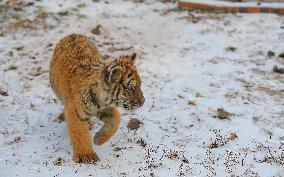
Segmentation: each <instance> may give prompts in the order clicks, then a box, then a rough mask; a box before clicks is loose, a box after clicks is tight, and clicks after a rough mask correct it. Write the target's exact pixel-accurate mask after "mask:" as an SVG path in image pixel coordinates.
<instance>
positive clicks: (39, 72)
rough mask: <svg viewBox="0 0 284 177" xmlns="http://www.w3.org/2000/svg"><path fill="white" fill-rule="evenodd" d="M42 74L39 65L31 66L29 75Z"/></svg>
mask: <svg viewBox="0 0 284 177" xmlns="http://www.w3.org/2000/svg"><path fill="white" fill-rule="evenodd" d="M41 74H42V70H41V67H37V68H33V69H32V70H31V71H30V72H29V75H31V76H39V75H41Z"/></svg>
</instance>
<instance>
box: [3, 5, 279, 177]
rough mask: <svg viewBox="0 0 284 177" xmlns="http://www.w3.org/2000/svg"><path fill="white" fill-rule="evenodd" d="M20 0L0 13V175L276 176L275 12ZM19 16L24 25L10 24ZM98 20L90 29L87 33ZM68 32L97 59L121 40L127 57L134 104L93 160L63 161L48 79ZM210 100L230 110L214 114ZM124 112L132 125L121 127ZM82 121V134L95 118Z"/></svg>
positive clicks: (66, 153) (66, 146)
mask: <svg viewBox="0 0 284 177" xmlns="http://www.w3.org/2000/svg"><path fill="white" fill-rule="evenodd" d="M83 2H84V3H85V5H82V3H83ZM27 3H28V1H24V3H22V4H20V5H19V6H23V10H22V11H15V10H13V8H4V10H3V9H2V11H3V12H4V13H3V16H4V17H3V18H6V19H4V20H2V21H1V23H2V27H0V34H1V31H2V32H3V33H4V34H3V36H1V35H0V63H1V65H0V75H1V77H0V88H1V89H2V90H5V91H7V92H8V96H1V95H0V107H1V109H0V117H1V120H2V121H1V122H0V176H3V177H14V176H20V177H26V176H27V177H32V176H56V177H59V176H66V177H72V176H206V175H207V176H230V175H234V176H277V175H278V176H283V174H284V162H283V161H284V159H283V158H284V154H283V153H284V152H283V151H284V145H283V143H284V112H283V110H284V109H283V108H284V102H283V96H284V92H283V88H284V78H283V75H281V74H279V73H274V72H273V71H272V68H273V66H274V65H277V66H279V67H283V65H284V60H283V58H282V59H281V58H280V57H278V54H280V53H282V52H283V42H284V29H283V26H284V18H283V17H282V16H277V15H275V14H209V13H196V12H191V13H189V12H187V11H178V10H176V9H175V7H176V4H175V3H162V2H158V1H154V0H153V1H151V0H149V1H144V2H139V1H123V0H117V1H103V0H101V1H99V2H93V1H68V2H66V1H63V0H58V1H46V0H42V1H36V2H34V4H33V5H30V6H28V5H26V4H27ZM79 4H81V7H78V5H79ZM1 6H4V7H6V6H5V5H4V2H3V3H2V5H1ZM84 6H85V7H84ZM64 11H68V14H64V13H63V14H62V13H61V15H60V13H59V12H64ZM40 12H44V14H45V16H44V17H42V18H41V17H38V16H37V15H38V14H39V13H40ZM6 14H8V15H7V16H6V17H5V15H6ZM15 14H19V17H18V18H10V16H13V15H15ZM27 18H28V19H30V20H31V21H32V22H33V23H31V27H25V26H21V24H20V25H19V24H18V26H16V27H11V24H13V23H15V21H17V20H19V19H27ZM99 24H100V25H101V26H102V29H101V34H100V35H94V34H92V33H91V32H90V31H91V29H93V28H95V27H96V26H97V25H99ZM70 33H80V34H84V35H86V36H89V37H90V38H91V39H92V40H93V41H94V42H95V43H96V45H97V46H98V47H99V49H100V51H101V53H102V54H103V55H109V56H112V57H115V56H118V55H120V54H123V53H128V52H130V50H129V51H127V50H126V51H113V50H111V48H113V47H114V48H116V49H119V48H128V47H133V49H131V50H134V51H136V52H137V53H138V56H139V57H138V61H137V63H136V65H137V69H138V71H139V73H140V76H141V79H142V81H143V85H142V90H143V92H144V96H145V98H146V102H145V105H144V106H143V107H142V108H141V109H139V110H137V112H135V113H134V114H131V115H128V114H124V113H123V114H122V118H123V120H122V123H121V126H120V129H119V131H118V132H117V133H116V135H115V136H114V137H113V138H112V139H111V140H110V141H109V142H107V143H106V144H104V145H102V146H95V145H94V149H95V151H96V152H97V154H98V155H99V157H100V159H101V161H100V162H98V163H97V164H96V165H94V164H89V165H86V164H77V163H75V162H73V161H72V159H71V158H72V147H71V146H70V141H69V138H68V134H67V130H66V126H65V123H64V122H63V123H58V122H57V121H56V119H57V116H58V115H59V114H60V112H61V111H62V108H63V107H62V105H61V104H60V103H59V102H58V101H56V97H55V95H54V94H53V92H52V90H51V88H50V86H49V81H48V69H49V62H50V59H51V57H52V54H53V50H54V47H55V44H56V43H57V42H58V41H59V40H60V38H62V37H63V36H65V35H68V34H70ZM21 47H23V48H22V49H21ZM228 47H231V48H228ZM234 47H235V51H233V50H234ZM269 50H271V51H273V52H275V54H276V55H275V56H273V57H268V56H267V55H266V54H267V52H268V51H269ZM11 65H14V66H16V67H17V68H16V69H12V70H11V69H8V68H9V66H11ZM38 67H41V68H40V69H38V70H37V68H38ZM34 70H36V71H38V74H39V75H38V76H36V75H35V73H34ZM189 101H190V102H193V103H192V104H189ZM194 104H195V105H194ZM221 107H222V108H224V110H226V111H228V112H229V113H232V114H233V115H231V116H230V117H229V119H219V118H217V117H216V115H217V109H218V108H221ZM130 118H137V119H139V120H140V121H142V122H143V126H142V127H140V128H139V129H138V130H137V131H134V130H128V129H127V123H128V121H129V120H130ZM94 121H95V125H96V127H95V129H94V130H93V131H92V135H94V134H95V133H96V132H97V131H98V129H99V128H100V126H101V125H102V123H101V122H99V121H98V120H94ZM234 133H235V134H236V135H237V137H236V138H233V136H232V134H234ZM143 142H144V143H146V145H145V144H144V143H143ZM119 148H122V149H119ZM58 158H61V159H63V162H62V163H60V164H59V165H56V164H54V163H55V162H56V160H57V159H58Z"/></svg>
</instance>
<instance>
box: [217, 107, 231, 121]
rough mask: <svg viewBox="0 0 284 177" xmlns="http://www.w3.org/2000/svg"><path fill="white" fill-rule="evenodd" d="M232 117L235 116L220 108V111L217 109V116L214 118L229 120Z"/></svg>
mask: <svg viewBox="0 0 284 177" xmlns="http://www.w3.org/2000/svg"><path fill="white" fill-rule="evenodd" d="M232 115H234V114H232V113H229V112H228V111H226V110H225V109H223V108H222V107H221V108H218V109H217V115H216V116H214V118H219V119H229V118H230V116H232Z"/></svg>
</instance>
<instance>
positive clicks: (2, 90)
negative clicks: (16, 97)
mask: <svg viewBox="0 0 284 177" xmlns="http://www.w3.org/2000/svg"><path fill="white" fill-rule="evenodd" d="M0 95H2V96H9V94H8V92H7V91H5V90H4V89H2V88H0Z"/></svg>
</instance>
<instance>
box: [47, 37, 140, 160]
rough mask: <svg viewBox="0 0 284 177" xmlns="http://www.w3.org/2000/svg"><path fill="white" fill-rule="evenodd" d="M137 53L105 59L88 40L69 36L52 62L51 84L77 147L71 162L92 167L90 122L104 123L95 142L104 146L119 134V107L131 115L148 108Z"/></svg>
mask: <svg viewBox="0 0 284 177" xmlns="http://www.w3.org/2000/svg"><path fill="white" fill-rule="evenodd" d="M135 58H136V54H132V55H131V56H121V57H119V58H117V59H115V60H104V59H103V58H102V57H101V55H100V53H99V51H98V49H97V48H96V46H95V45H94V44H93V43H92V42H91V41H90V40H89V39H88V38H87V37H85V36H83V35H80V34H71V35H68V36H66V37H64V38H63V39H61V40H60V42H59V44H57V46H56V48H55V51H54V54H53V58H52V60H51V63H50V71H49V79H50V85H51V87H52V89H53V91H54V93H55V95H56V96H57V98H58V99H59V100H60V101H61V102H62V103H63V104H64V112H63V115H64V116H63V117H64V118H65V119H66V122H67V129H68V133H69V136H70V139H71V144H72V146H73V151H74V154H73V160H74V161H75V162H81V163H94V162H96V161H98V160H99V157H98V156H97V155H96V153H95V152H94V151H93V149H92V138H91V135H90V132H89V126H90V125H89V124H90V122H91V121H90V119H91V118H92V117H94V116H95V117H96V118H98V119H100V120H101V121H102V122H104V124H103V126H102V128H101V129H100V130H99V132H97V133H96V135H95V137H94V140H93V141H94V143H95V144H97V145H101V144H103V143H105V142H106V141H107V140H109V139H110V138H111V137H112V136H113V135H114V134H115V132H116V131H117V129H118V127H119V123H120V119H121V118H120V115H119V112H118V110H117V107H121V108H124V109H125V110H128V111H133V110H135V109H137V108H139V107H141V106H142V105H143V104H144V101H145V99H144V96H143V93H142V91H141V80H140V77H139V75H138V73H137V70H136V67H135V66H134V60H135Z"/></svg>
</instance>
